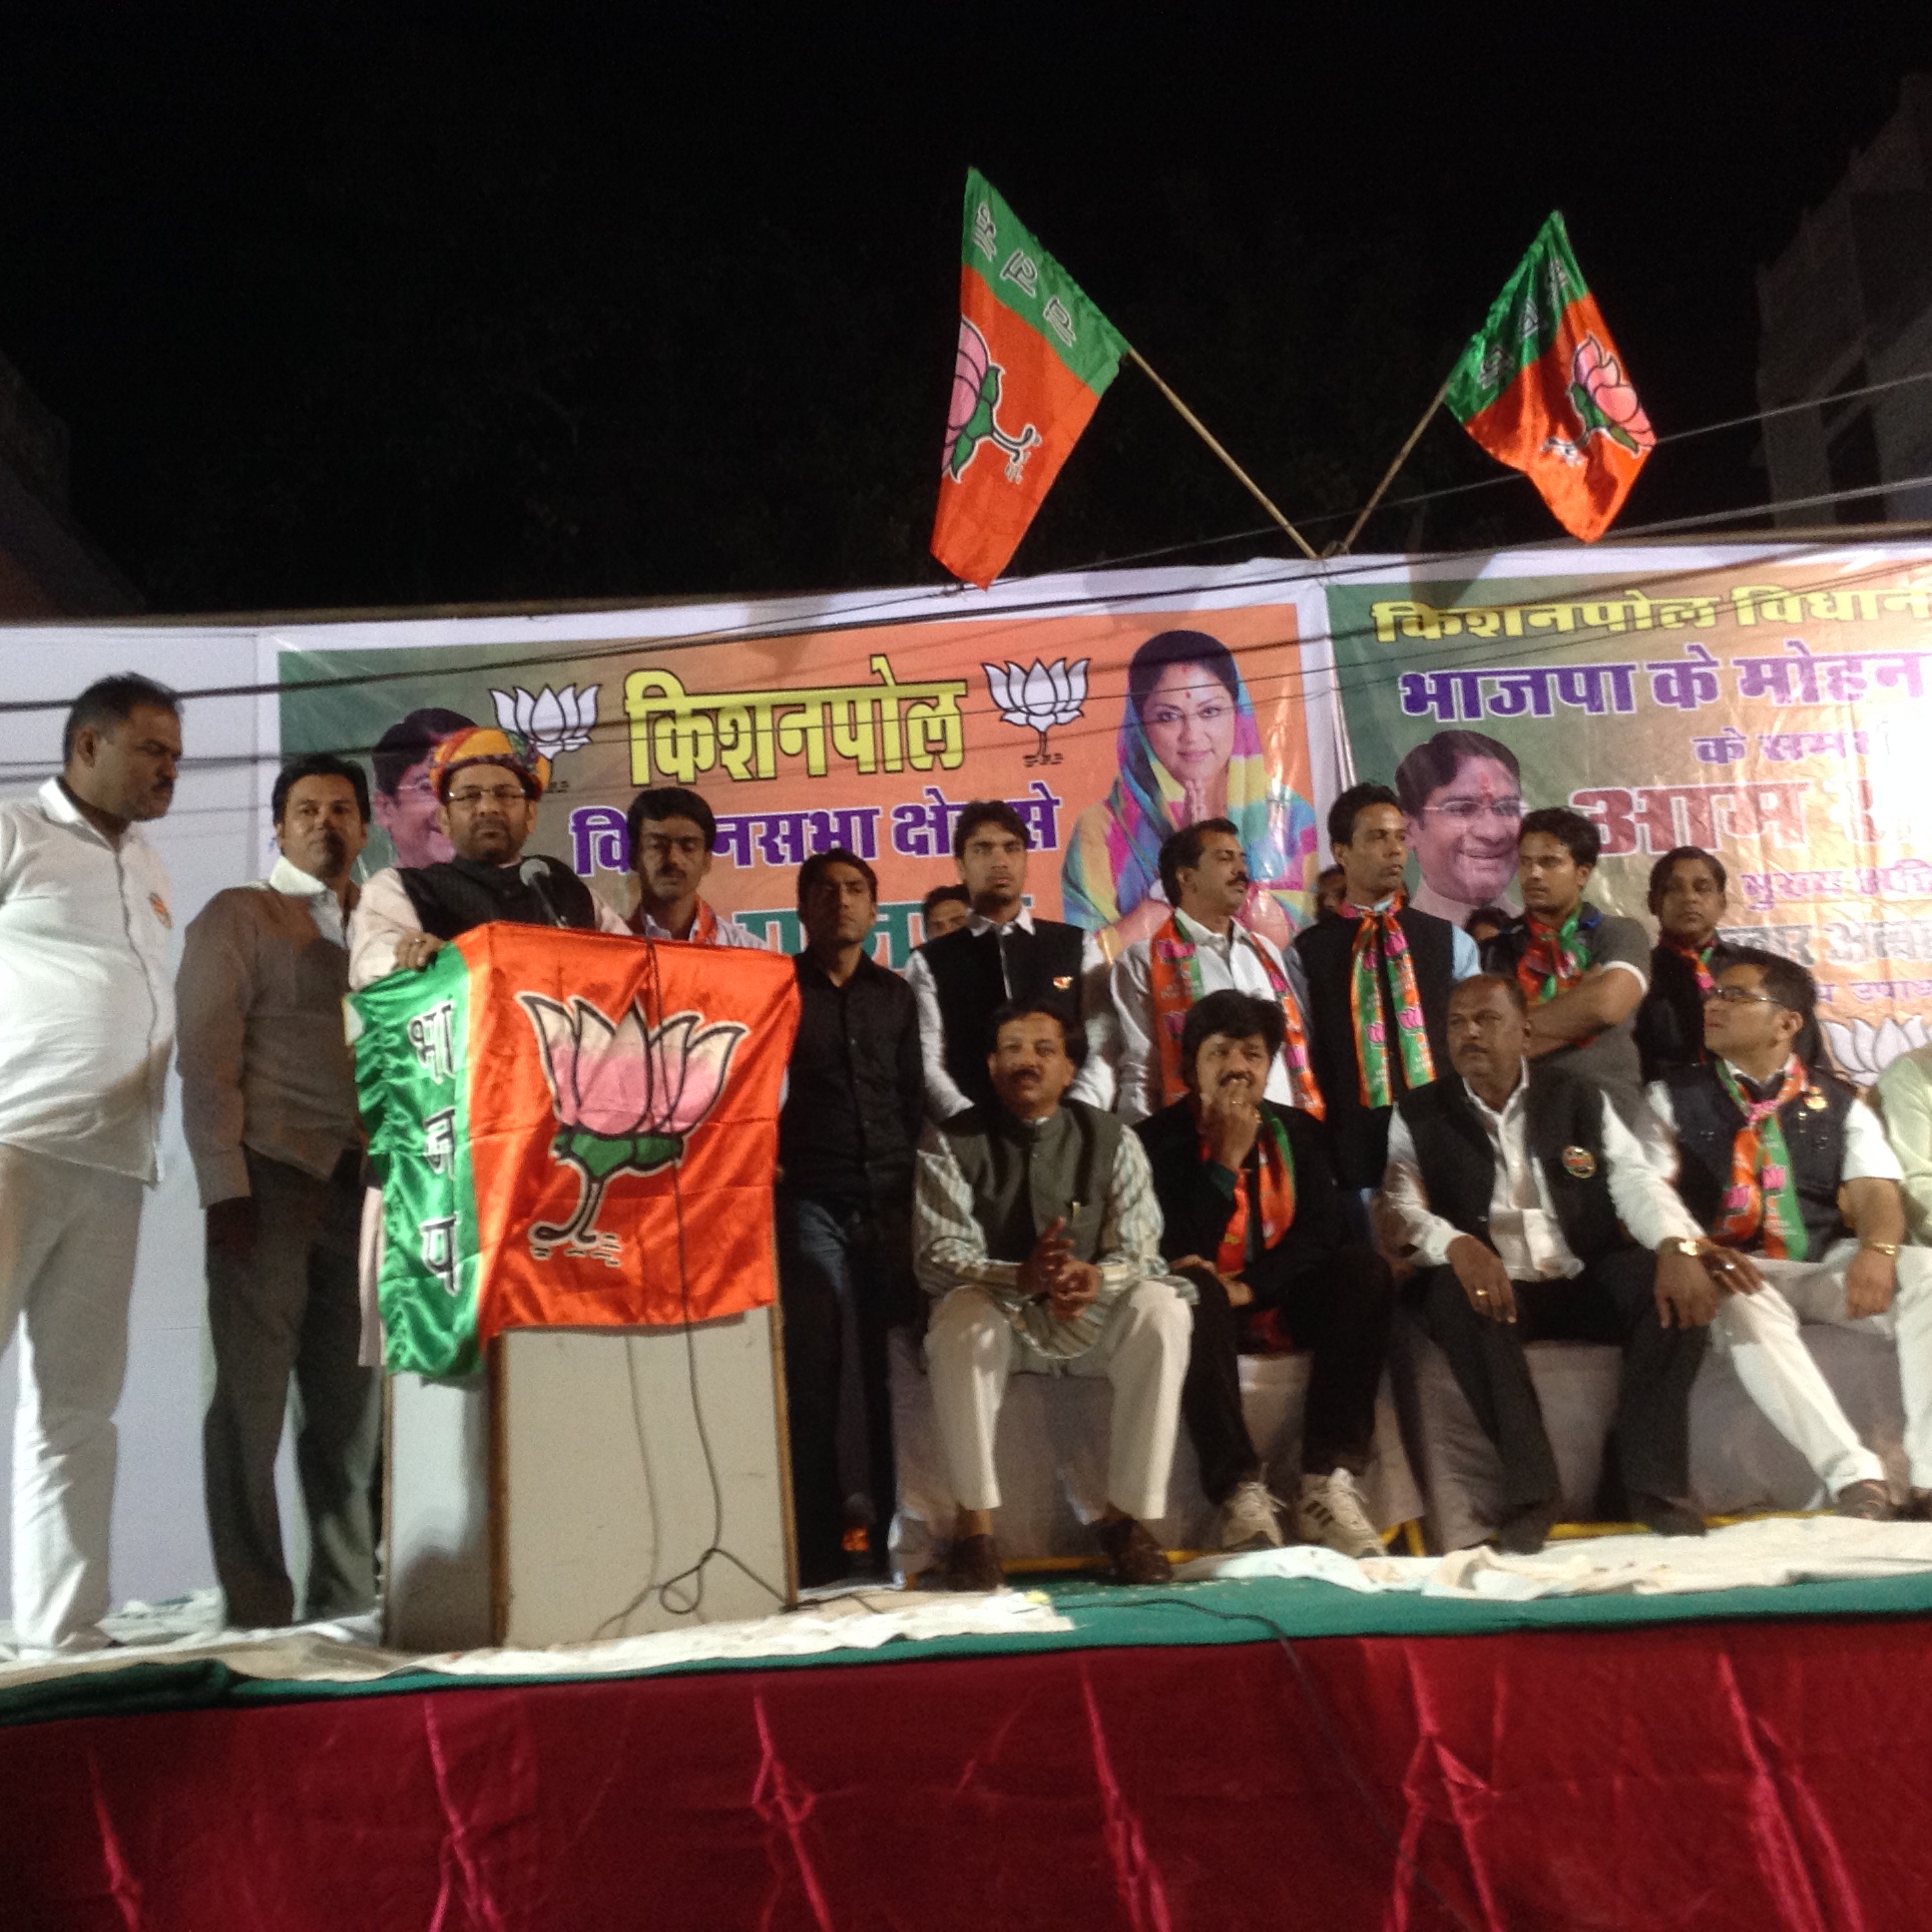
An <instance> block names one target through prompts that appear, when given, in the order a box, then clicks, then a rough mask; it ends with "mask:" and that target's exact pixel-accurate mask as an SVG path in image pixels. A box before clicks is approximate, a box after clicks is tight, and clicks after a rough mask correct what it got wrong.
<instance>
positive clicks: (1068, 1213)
mask: <svg viewBox="0 0 1932 1932" xmlns="http://www.w3.org/2000/svg"><path fill="white" fill-rule="evenodd" d="M992 1038H993V1051H992V1052H991V1053H990V1054H989V1055H988V1056H987V1061H986V1067H987V1075H988V1078H989V1080H990V1082H991V1086H992V1098H991V1100H990V1101H988V1102H986V1103H983V1104H982V1105H980V1106H977V1107H973V1108H969V1109H968V1110H967V1111H966V1112H964V1113H962V1114H957V1115H955V1116H954V1117H953V1118H952V1119H950V1120H948V1121H946V1122H944V1123H943V1124H941V1125H939V1126H937V1127H932V1128H928V1129H927V1131H926V1137H925V1140H924V1142H923V1143H922V1144H921V1146H920V1149H919V1167H918V1179H917V1183H916V1191H915V1195H914V1201H913V1259H914V1265H915V1267H916V1269H917V1271H918V1275H919V1280H920V1284H921V1285H922V1286H923V1287H924V1288H925V1290H926V1292H927V1293H928V1294H929V1295H931V1296H932V1297H933V1303H934V1306H933V1310H932V1321H931V1326H930V1327H929V1328H928V1330H927V1333H926V1361H927V1364H928V1367H929V1369H930V1371H931V1379H932V1401H933V1408H934V1411H935V1412H936V1415H937V1419H938V1424H939V1440H940V1448H941V1453H942V1455H943V1458H944V1463H945V1468H946V1474H947V1479H948V1481H949V1483H950V1485H951V1488H952V1492H953V1500H954V1502H955V1503H956V1504H957V1505H958V1518H957V1521H956V1522H955V1525H954V1530H953V1541H952V1547H951V1550H950V1552H949V1554H948V1557H947V1563H946V1583H947V1585H948V1586H949V1587H950V1588H952V1589H954V1590H998V1589H1001V1588H1002V1587H1003V1579H1002V1574H1001V1570H1000V1560H999V1551H998V1547H997V1545H996V1544H995V1542H994V1540H993V1512H994V1511H995V1510H996V1509H997V1508H998V1507H999V1502H1000V1491H999V1479H998V1477H997V1475H996V1474H995V1472H994V1465H993V1448H994V1440H995V1436H996V1434H997V1432H998V1429H999V1419H1000V1403H1001V1400H1002V1398H1003V1397H1004V1395H1005V1392H1006V1378H1007V1376H1008V1375H1009V1374H1011V1373H1012V1371H1013V1370H1015V1369H1021V1370H1027V1371H1031V1372H1033V1373H1036V1374H1056V1373H1057V1374H1067V1375H1080V1376H1099V1377H1104V1378H1105V1379H1106V1380H1107V1381H1109V1382H1111V1383H1112V1384H1113V1387H1114V1407H1113V1426H1112V1435H1111V1446H1110V1449H1109V1453H1108V1464H1107V1504H1106V1508H1105V1510H1104V1511H1103V1513H1102V1516H1101V1519H1100V1522H1099V1525H1098V1526H1097V1527H1098V1532H1099V1536H1100V1542H1101V1546H1102V1548H1103V1549H1105V1550H1106V1552H1107V1554H1108V1556H1109V1557H1110V1558H1111V1559H1112V1561H1113V1566H1114V1575H1115V1578H1116V1579H1117V1580H1118V1581H1119V1582H1121V1583H1140V1584H1154V1583H1166V1582H1168V1581H1169V1579H1170V1576H1171V1575H1172V1572H1171V1571H1170V1569H1169V1567H1168V1559H1167V1556H1166V1555H1165V1553H1164V1552H1163V1551H1162V1549H1161V1548H1160V1546H1159V1545H1158V1544H1157V1543H1156V1542H1155V1540H1154V1537H1153V1535H1152V1534H1151V1532H1150V1531H1149V1530H1148V1529H1147V1528H1146V1527H1145V1521H1144V1520H1143V1519H1147V1518H1153V1517H1160V1516H1165V1515H1166V1514H1167V1508H1168V1474H1169V1470H1170V1467H1171V1465H1172V1464H1173V1461H1174V1445H1175V1437H1176V1433H1177V1430H1178V1428H1179V1426H1180V1420H1181V1385H1182V1380H1183V1377H1184V1376H1185V1375H1186V1373H1187V1367H1188V1338H1189V1332H1190V1329H1191V1326H1192V1321H1193V1316H1192V1310H1191V1309H1190V1307H1189V1303H1190V1301H1191V1300H1192V1299H1193V1295H1194V1291H1193V1289H1192V1288H1191V1287H1190V1286H1189V1285H1188V1284H1187V1283H1186V1282H1184V1281H1181V1280H1178V1279H1177V1278H1176V1277H1174V1276H1173V1275H1171V1274H1169V1273H1168V1271H1167V1269H1166V1266H1165V1264H1164V1263H1163V1261H1162V1259H1161V1210H1160V1207H1158V1206H1157V1205H1156V1202H1155V1197H1154V1186H1153V1183H1152V1181H1151V1180H1150V1178H1149V1175H1148V1163H1147V1155H1146V1154H1145V1153H1144V1152H1143V1151H1142V1147H1141V1143H1140V1140H1139V1138H1138V1137H1137V1136H1135V1135H1133V1134H1130V1133H1128V1132H1127V1131H1126V1129H1125V1127H1124V1125H1123V1123H1122V1121H1121V1119H1120V1117H1119V1115H1117V1114H1103V1113H1102V1112H1100V1110H1099V1109H1097V1108H1093V1107H1089V1106H1087V1105H1085V1104H1084V1103H1083V1102H1080V1101H1075V1100H1069V1099H1067V1098H1066V1095H1067V1090H1068V1088H1069V1087H1071V1086H1072V1085H1073V1083H1074V1077H1075V1075H1076V1074H1077V1073H1078V1071H1079V1068H1080V1060H1081V1057H1082V1054H1083V1053H1084V1051H1085V1047H1086V1041H1085V1039H1084V1037H1083V1035H1082V1033H1081V1030H1080V1027H1079V1024H1078V1022H1077V1021H1076V1020H1075V1018H1074V1015H1073V1012H1072V1009H1071V1007H1070V1006H1062V1005H1061V1004H1059V1003H1057V1002H1052V1001H1043V1000H1017V999H1016V1000H1011V1001H1009V1002H1007V1004H1006V1005H1004V1006H1002V1007H1000V1008H998V1009H997V1010H996V1011H995V1012H994V1014H993V1016H992Z"/></svg>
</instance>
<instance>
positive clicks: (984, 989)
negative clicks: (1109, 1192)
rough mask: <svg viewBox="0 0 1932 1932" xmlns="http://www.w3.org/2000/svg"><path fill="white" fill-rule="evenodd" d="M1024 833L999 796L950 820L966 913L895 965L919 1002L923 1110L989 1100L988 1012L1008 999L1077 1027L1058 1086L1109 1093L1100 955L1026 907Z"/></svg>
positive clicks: (1070, 930) (1091, 1096)
mask: <svg viewBox="0 0 1932 1932" xmlns="http://www.w3.org/2000/svg"><path fill="white" fill-rule="evenodd" d="M1032 844H1033V834H1032V833H1031V832H1030V831H1029V830H1028V829H1027V823H1026V820H1025V819H1024V818H1022V817H1021V816H1020V814H1019V813H1018V812H1017V811H1015V810H1014V809H1013V807H1012V806H1011V805H1010V804H1008V803H1007V802H1006V801H1005V800H1004V799H1000V798H975V799H973V800H972V802H971V803H970V804H968V805H966V806H965V807H964V808H963V809H962V810H961V811H960V814H959V818H958V821H957V823H956V824H955V825H954V827H953V862H954V864H956V865H957V866H958V867H959V878H960V883H961V884H962V885H964V886H965V888H966V890H967V892H968V893H969V894H970V895H971V897H972V914H971V916H970V917H969V918H968V920H967V922H966V923H965V925H963V926H961V927H959V928H957V929H956V930H955V931H952V932H949V933H946V934H945V935H944V936H943V937H941V938H938V939H933V940H929V941H927V943H926V944H925V945H923V946H921V947H919V948H918V949H917V950H916V951H915V952H914V953H913V955H912V957H911V959H910V960H908V961H907V962H906V975H905V976H906V984H907V985H908V986H910V987H911V988H912V991H913V995H914V997H915V998H916V999H917V1000H918V1002H919V1050H920V1052H921V1053H922V1054H923V1056H924V1058H925V1063H926V1112H927V1113H928V1114H929V1115H930V1116H931V1117H932V1118H933V1119H934V1120H935V1121H949V1120H951V1119H952V1118H953V1116H954V1115H956V1114H963V1113H964V1112H965V1111H966V1110H967V1108H969V1107H985V1106H990V1105H991V1103H992V1100H993V1085H992V1080H991V1078H990V1076H989V1074H988V1071H987V1057H988V1056H989V1055H990V1054H991V1053H992V1051H993V1015H994V1013H995V1012H996V1011H997V1010H998V1009H999V1008H1000V1007H1001V1006H1003V1005H1004V1004H1005V1003H1006V1002H1007V1001H1008V1000H1045V1001H1047V1002H1048V1003H1049V1004H1051V1005H1052V1006H1053V1007H1054V1008H1055V1009H1057V1010H1059V1011H1061V1012H1062V1013H1063V1014H1064V1017H1065V1018H1067V1019H1068V1020H1070V1021H1075V1022H1076V1023H1077V1024H1078V1025H1079V1027H1080V1030H1081V1032H1082V1033H1083V1034H1084V1035H1085V1037H1086V1043H1087V1045H1086V1059H1085V1062H1084V1063H1083V1064H1082V1066H1081V1068H1080V1071H1079V1073H1078V1075H1076V1077H1075V1079H1074V1083H1073V1086H1072V1087H1071V1089H1070V1090H1069V1098H1070V1099H1072V1100H1076V1101H1080V1102H1082V1103H1084V1104H1085V1105H1086V1106H1089V1107H1101V1108H1105V1107H1109V1106H1111V1105H1112V1104H1113V1100H1114V1052H1115V1047H1114V1009H1113V1007H1112V1005H1111V1003H1110V1002H1109V1000H1108V997H1107V961H1106V957H1105V955H1104V954H1103V953H1102V952H1101V949H1100V941H1099V940H1098V939H1097V938H1096V937H1095V936H1094V934H1092V933H1091V932H1083V931H1082V930H1081V929H1080V928H1079V927H1078V926H1070V925H1068V924H1066V923H1065V922H1064V921H1062V920H1059V919H1036V918H1035V917H1034V916H1033V911H1032V908H1031V907H1029V906H1028V904H1027V902H1026V875H1027V853H1028V851H1029V850H1030V849H1031V847H1032Z"/></svg>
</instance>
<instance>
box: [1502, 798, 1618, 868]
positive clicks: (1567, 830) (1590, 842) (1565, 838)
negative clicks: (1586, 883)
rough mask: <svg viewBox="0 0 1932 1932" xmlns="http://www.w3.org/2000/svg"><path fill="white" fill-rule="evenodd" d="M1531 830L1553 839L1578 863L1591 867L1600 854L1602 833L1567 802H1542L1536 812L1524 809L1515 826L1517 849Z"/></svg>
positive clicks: (1591, 820) (1602, 844) (1591, 821)
mask: <svg viewBox="0 0 1932 1932" xmlns="http://www.w3.org/2000/svg"><path fill="white" fill-rule="evenodd" d="M1532 832H1542V833H1543V834H1544V835H1545V836H1546V837H1549V838H1554V839H1555V840H1556V841H1557V843H1558V844H1559V845H1562V846H1563V847H1564V848H1565V849H1566V850H1567V851H1568V852H1569V854H1570V856H1571V857H1572V858H1573V859H1574V860H1575V861H1576V862H1577V863H1578V864H1579V865H1588V866H1592V867H1594V866H1595V865H1596V863H1597V860H1598V858H1599V857H1600V856H1601V855H1602V853H1603V849H1604V835H1603V833H1602V832H1600V831H1599V830H1598V829H1597V825H1596V821H1595V820H1594V819H1590V818H1586V817H1585V816H1584V815H1583V813H1582V812H1580V811H1572V810H1571V809H1570V807H1569V806H1568V805H1544V806H1542V807H1541V808H1540V809H1538V810H1536V811H1530V812H1525V813H1524V814H1523V822H1522V824H1521V825H1519V826H1518V827H1517V829H1516V844H1517V849H1518V850H1519V851H1520V850H1521V849H1522V846H1523V841H1524V840H1525V839H1526V838H1528V837H1529V835H1530V834H1531V833H1532Z"/></svg>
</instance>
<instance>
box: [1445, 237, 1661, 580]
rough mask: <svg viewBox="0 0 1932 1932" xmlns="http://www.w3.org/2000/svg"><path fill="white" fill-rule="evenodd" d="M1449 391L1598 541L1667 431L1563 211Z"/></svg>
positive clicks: (1485, 440)
mask: <svg viewBox="0 0 1932 1932" xmlns="http://www.w3.org/2000/svg"><path fill="white" fill-rule="evenodd" d="M1443 400H1444V402H1445V403H1446V404H1447V405H1448V408H1449V412H1450V414H1451V415H1453V416H1454V417H1455V419H1456V420H1457V421H1458V422H1459V423H1461V424H1462V426H1463V427H1464V428H1465V429H1466V430H1468V431H1469V433H1470V435H1472V436H1473V437H1474V438H1475V439H1476V440H1477V442H1479V443H1480V444H1482V446H1483V448H1485V449H1486V450H1488V451H1489V453H1490V454H1491V455H1492V456H1494V457H1495V458H1496V459H1497V460H1498V461H1499V462H1503V463H1507V464H1508V465H1509V466H1510V467H1511V468H1512V469H1518V470H1521V471H1522V472H1523V473H1524V474H1525V475H1526V476H1527V477H1528V478H1529V479H1530V481H1531V482H1532V483H1534V484H1535V485H1536V487H1537V488H1538V489H1539V490H1540V491H1541V492H1542V493H1543V500H1544V502H1545V503H1547V504H1548V505H1549V506H1550V510H1551V513H1552V514H1553V515H1554V516H1555V517H1556V520H1557V521H1558V522H1559V523H1560V524H1562V525H1563V527H1564V528H1565V529H1566V530H1567V531H1569V532H1570V534H1571V535H1572V536H1573V537H1580V538H1581V539H1582V540H1583V541H1584V542H1585V543H1594V542H1595V541H1596V539H1597V538H1599V537H1601V536H1602V535H1603V534H1604V532H1605V531H1606V530H1608V529H1609V528H1610V526H1611V524H1612V523H1613V522H1614V521H1615V520H1616V517H1617V513H1618V511H1620V510H1621V509H1622V508H1623V507H1624V499H1625V498H1626V497H1627V496H1628V495H1629V494H1630V490H1631V485H1632V484H1633V483H1635V482H1636V481H1637V472H1638V471H1639V470H1640V469H1642V468H1643V466H1644V459H1645V458H1646V457H1647V456H1649V455H1650V453H1651V451H1652V449H1653V448H1654V447H1655V446H1656V444H1657V435H1656V432H1655V431H1654V430H1653V429H1652V428H1651V419H1650V418H1649V417H1648V416H1647V415H1645V413H1644V409H1643V405H1642V404H1641V403H1640V402H1639V401H1638V400H1637V391H1636V389H1634V388H1633V387H1632V386H1631V380H1630V376H1629V375H1628V373H1627V372H1626V370H1625V367H1624V359H1623V357H1622V356H1621V355H1619V354H1618V352H1617V344H1616V343H1615V342H1614V341H1613V340H1612V339H1611V333H1610V330H1609V329H1608V328H1606V327H1605V326H1604V318H1603V314H1602V312H1601V311H1600V310H1599V309H1598V307H1597V298H1596V296H1595V295H1593V294H1592V293H1591V292H1590V288H1589V285H1588V284H1587V283H1586V282H1585V280H1584V278H1583V270H1582V269H1581V268H1579V267H1578V266H1577V257H1576V255H1575V253H1574V252H1572V250H1571V247H1570V233H1569V231H1568V229H1566V228H1565V226H1564V221H1563V217H1562V216H1561V215H1552V216H1551V217H1550V219H1549V220H1548V221H1547V222H1545V223H1544V225H1543V227H1542V228H1541V229H1540V230H1539V231H1538V233H1537V238H1536V240H1535V241H1534V242H1531V243H1530V251H1529V253H1527V254H1526V255H1525V256H1524V257H1523V259H1522V260H1521V261H1520V262H1518V263H1517V266H1516V272H1515V273H1514V274H1513V275H1511V276H1510V278H1509V280H1508V281H1507V282H1505V283H1504V284H1503V292H1502V293H1501V294H1500V295H1498V296H1497V297H1496V300H1495V301H1494V302H1493V303H1492V304H1491V306H1490V311H1489V317H1488V319H1487V320H1486V321H1485V322H1484V323H1483V325H1482V327H1481V328H1480V329H1478V330H1477V332H1476V333H1475V334H1474V335H1473V336H1471V337H1470V339H1469V346H1468V347H1467V348H1466V349H1464V350H1463V352H1462V357H1461V359H1460V360H1459V361H1458V362H1457V364H1456V366H1455V368H1454V370H1453V371H1452V372H1451V374H1450V377H1449V386H1448V388H1447V390H1446V391H1445V392H1444V396H1443Z"/></svg>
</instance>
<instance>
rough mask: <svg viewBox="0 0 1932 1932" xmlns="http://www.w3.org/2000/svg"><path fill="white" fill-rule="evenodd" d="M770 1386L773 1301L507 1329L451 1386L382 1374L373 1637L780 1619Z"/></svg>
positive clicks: (780, 1535)
mask: <svg viewBox="0 0 1932 1932" xmlns="http://www.w3.org/2000/svg"><path fill="white" fill-rule="evenodd" d="M783 1389H784V1383H783V1376H782V1373H781V1369H780V1357H779V1353H778V1312H777V1309H776V1308H775V1307H767V1308H755V1309H752V1310H751V1311H750V1312H749V1313H747V1314H742V1315H732V1316H728V1317H726V1318H724V1319H723V1320H719V1321H709V1322H699V1323H696V1324H694V1325H692V1326H690V1327H681V1326H667V1327H650V1328H523V1329H515V1330H512V1331H511V1332H509V1333H507V1334H504V1335H500V1336H499V1337H498V1338H497V1339H496V1341H495V1342H494V1343H492V1345H491V1347H490V1351H489V1356H488V1360H487V1364H486V1367H485V1369H484V1372H483V1373H482V1374H480V1375H477V1376H474V1377H472V1378H470V1379H469V1380H467V1381H464V1382H432V1381H427V1380H425V1379H424V1378H423V1377H421V1376H419V1375H407V1374H405V1375H393V1376H391V1377H389V1379H388V1401H387V1404H386V1418H387V1419H386V1426H385V1435H384V1457H385V1462H384V1467H385V1469H386V1471H387V1475H386V1478H385V1488H386V1500H387V1509H386V1512H385V1521H386V1526H387V1528H386V1534H385V1537H384V1564H383V1580H384V1588H383V1637H384V1641H385V1643H387V1644H388V1645H389V1646H390V1647H392V1648H394V1649H397V1650H408V1651H448V1650H475V1649H481V1648H484V1647H486V1646H491V1645H508V1646H516V1647H519V1648H540V1647H542V1646H545V1645H551V1644H577V1643H587V1642H591V1641H594V1640H596V1639H599V1638H611V1637H630V1636H637V1635H640V1634H642V1633H644V1632H648V1631H659V1630H669V1629H674V1628H678V1627H680V1626H684V1625H688V1624H692V1623H724V1622H729V1621H734V1620H738V1619H743V1618H751V1617H765V1616H769V1615H771V1614H772V1613H773V1612H775V1611H778V1610H781V1609H783V1608H785V1607H786V1606H787V1605H789V1604H791V1603H792V1602H794V1601H795V1600H796V1566H795V1560H794V1555H793V1550H792V1541H791V1496H790V1472H789V1467H788V1462H787V1457H786V1451H785V1440H786V1438H785V1421H784V1399H783ZM707 1445H709V1454H708V1453H707ZM714 1548H717V1549H723V1550H725V1551H728V1552H729V1553H730V1555H729V1556H728V1557H725V1556H720V1555H715V1554H714V1555H712V1556H710V1557H709V1560H705V1561H704V1562H703V1568H702V1571H700V1572H699V1573H698V1574H696V1575H684V1576H683V1580H682V1581H681V1582H675V1583H674V1582H672V1580H673V1579H675V1578H678V1577H680V1575H681V1573H686V1572H691V1571H692V1570H693V1568H694V1566H697V1565H698V1564H700V1562H701V1560H704V1559H706V1554H707V1552H708V1551H711V1550H713V1549H714ZM733 1558H734V1559H735V1561H732V1559H733ZM667 1584H670V1585H671V1587H670V1588H669V1589H666V1588H665V1587H664V1586H666V1585H667Z"/></svg>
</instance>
